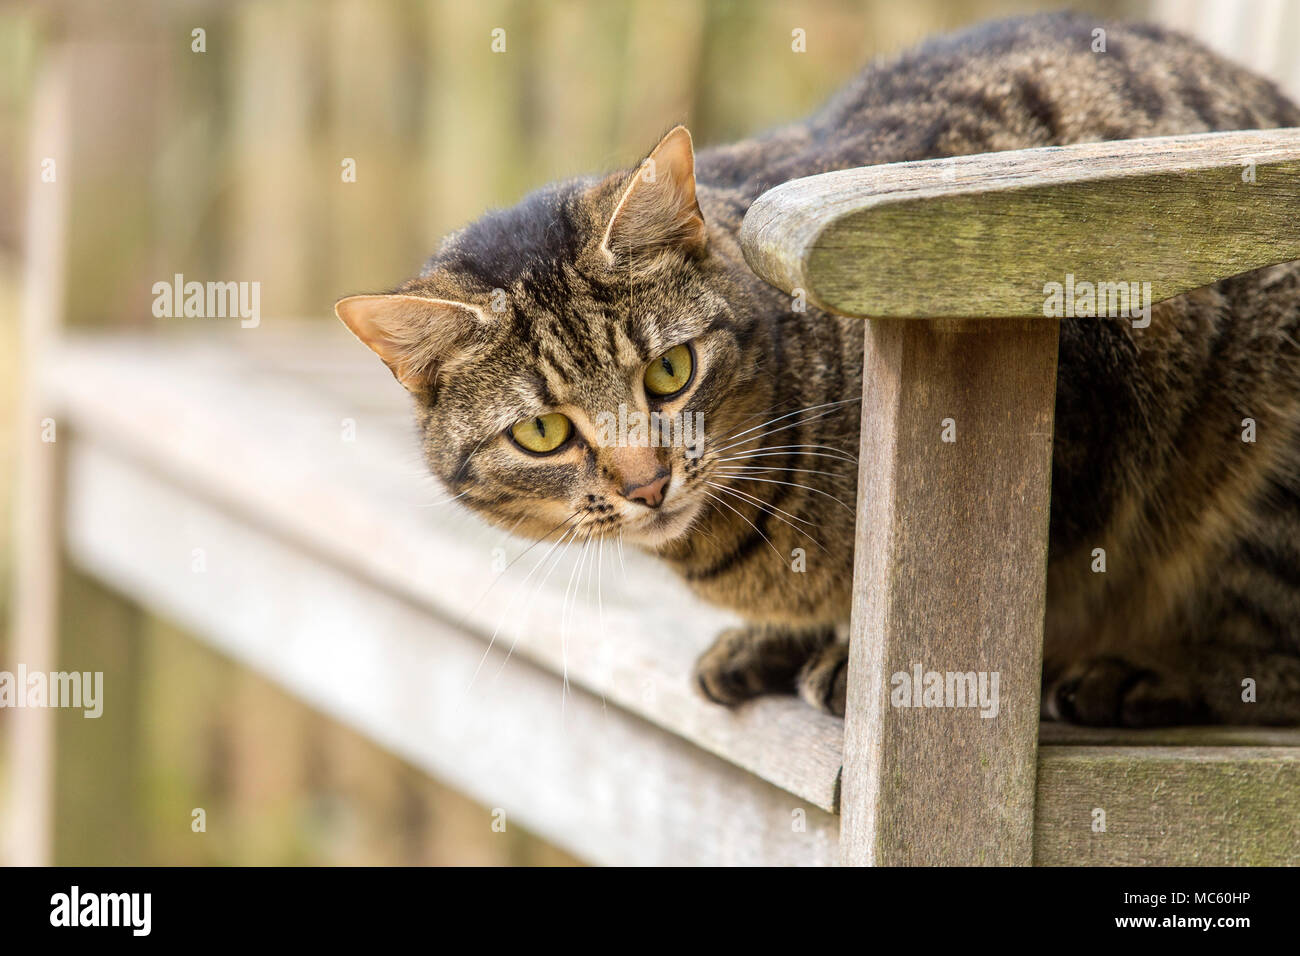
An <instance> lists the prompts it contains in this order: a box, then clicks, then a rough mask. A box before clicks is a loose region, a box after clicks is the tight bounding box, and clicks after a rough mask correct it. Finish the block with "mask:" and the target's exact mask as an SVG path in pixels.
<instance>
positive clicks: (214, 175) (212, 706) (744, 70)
mask: <svg viewBox="0 0 1300 956" xmlns="http://www.w3.org/2000/svg"><path fill="white" fill-rule="evenodd" d="M1063 5H1064V4H1058V3H1046V4H1042V3H1017V2H1010V0H964V2H939V0H909V2H902V3H900V2H862V0H856V2H855V0H790V2H776V0H773V2H740V0H707V2H706V0H701V2H696V0H633V2H626V3H623V2H607V0H556V2H549V3H545V2H521V0H516V2H509V0H480V2H462V3H454V2H434V3H417V2H403V0H374V2H372V0H321V2H309V0H248V2H221V3H217V2H198V0H193V2H183V0H178V2H173V3H162V2H122V0H119V2H113V3H104V2H98V0H86V2H57V0H56V2H42V3H39V4H29V5H25V4H16V5H15V4H10V5H8V6H5V7H3V8H0V500H3V502H4V503H5V505H6V506H8V504H9V502H10V499H11V495H12V487H11V486H12V481H11V475H12V470H13V446H14V441H13V438H14V427H15V426H14V416H15V401H16V396H17V390H18V384H19V381H20V377H21V373H23V372H24V370H23V369H20V368H19V367H18V359H17V355H18V351H19V349H18V337H19V328H18V308H17V304H18V299H19V291H20V290H19V280H20V266H21V262H22V256H23V248H22V246H23V237H22V222H23V208H24V205H25V202H26V197H27V196H28V194H29V193H30V192H31V191H32V190H33V189H35V188H39V185H37V183H38V180H39V174H40V171H39V168H38V167H37V166H34V165H33V162H32V158H31V156H30V155H29V152H28V142H27V136H26V130H27V129H28V128H29V125H30V124H31V123H32V122H33V120H34V119H36V117H34V116H33V115H32V113H31V110H32V105H31V104H32V100H31V96H32V91H33V88H34V85H35V83H36V78H37V76H38V74H39V72H40V71H41V70H42V69H43V68H44V67H45V66H46V64H47V63H48V62H49V61H50V59H51V57H52V56H53V55H54V53H55V51H63V52H64V53H65V54H66V55H67V64H68V68H69V69H70V71H71V73H72V84H73V93H74V106H73V117H72V120H73V122H72V144H71V155H70V156H68V157H65V158H64V159H63V160H62V165H61V166H60V167H59V175H60V177H61V179H62V181H63V182H65V183H66V184H68V189H69V190H70V210H71V220H70V223H69V229H70V234H69V242H68V275H69V277H70V281H69V283H68V287H67V289H66V303H67V314H66V321H67V322H68V323H69V324H70V325H73V326H76V327H82V328H85V327H97V328H120V329H125V328H132V329H136V330H139V329H141V328H147V327H149V326H151V325H152V324H153V323H155V322H156V321H157V320H155V319H153V317H152V315H151V302H152V293H151V290H150V287H151V285H152V283H153V282H154V281H156V280H157V278H158V277H160V276H170V275H172V274H173V273H176V272H182V273H185V274H186V275H187V276H189V275H193V276H205V277H222V278H226V277H239V278H240V279H255V280H259V281H260V282H261V283H262V288H263V298H262V303H261V307H262V310H263V313H264V314H266V315H301V316H308V317H318V318H319V320H320V321H322V322H331V321H333V318H332V310H331V306H332V303H333V301H334V300H335V299H336V298H337V297H338V296H339V295H341V294H344V293H348V292H355V291H362V290H375V289H381V288H386V287H390V286H392V285H394V284H395V283H397V282H398V281H400V280H401V279H403V278H406V277H408V276H409V275H411V274H413V273H414V272H416V271H417V270H418V268H419V266H420V264H421V262H422V261H423V260H424V259H425V257H426V256H427V255H428V254H429V253H430V252H431V251H432V250H433V248H434V245H435V244H436V242H437V240H438V238H439V236H440V235H442V234H443V233H444V232H446V231H447V230H449V229H451V228H453V227H456V226H458V225H460V224H462V223H463V222H465V221H467V220H468V219H471V218H473V217H474V216H476V215H478V214H479V213H480V212H482V211H483V210H484V209H486V208H488V207H492V206H499V205H504V204H509V203H511V202H513V201H515V200H517V199H518V198H519V197H520V196H521V195H522V194H524V193H525V192H526V191H528V190H530V189H532V188H534V187H536V186H538V185H541V184H543V183H545V182H547V181H549V180H552V179H555V178H558V177H561V176H567V175H572V174H575V173H578V172H583V171H592V170H601V169H609V168H612V167H616V166H624V165H630V164H632V163H634V162H636V161H637V160H638V159H639V158H640V157H641V156H642V155H643V154H644V153H645V151H646V150H648V149H649V148H650V147H651V146H653V145H654V143H655V142H656V140H657V139H658V137H659V135H660V134H661V133H662V132H663V131H664V130H665V129H667V128H668V127H669V126H671V125H672V124H674V123H676V122H678V121H685V122H687V123H688V124H689V125H690V127H691V129H692V131H693V133H694V135H695V137H696V141H697V143H699V144H701V145H708V144H711V143H716V142H722V141H726V140H729V139H732V138H737V137H740V136H744V135H746V134H747V133H750V132H754V131H757V130H759V129H762V128H764V127H767V126H771V125H774V124H777V123H779V122H782V121H785V120H789V119H792V118H795V117H798V116H800V115H801V114H804V113H807V112H808V111H810V110H812V109H814V108H815V107H816V106H817V105H818V104H819V103H820V102H821V101H823V100H824V99H825V98H826V96H827V95H828V94H829V93H831V92H832V91H833V90H834V89H835V88H836V87H838V86H839V85H840V84H842V83H843V82H844V81H845V80H847V79H848V78H849V77H850V76H851V75H852V74H853V73H854V71H855V70H856V69H857V68H858V67H859V66H860V65H862V64H863V63H864V62H865V61H867V60H868V59H869V58H871V57H873V56H876V55H879V54H887V53H891V52H894V51H897V50H899V49H901V48H903V47H905V46H906V45H908V44H910V43H911V42H913V41H915V40H917V39H918V38H920V37H923V36H925V35H927V34H930V33H933V32H936V31H941V30H946V29H951V28H955V27H959V26H961V25H964V24H966V23H969V22H972V21H975V20H979V19H984V18H988V17H992V16H1002V15H1006V14H1010V13H1015V12H1023V11H1029V10H1036V9H1043V8H1052V7H1058V6H1063ZM1073 6H1075V7H1076V8H1079V7H1082V8H1086V9H1088V10H1091V11H1095V12H1096V13H1097V14H1098V15H1099V16H1102V15H1107V16H1109V15H1144V14H1145V13H1147V9H1148V6H1149V5H1148V4H1146V3H1142V2H1138V0H1133V2H1123V0H1113V2H1089V3H1076V4H1073ZM497 27H500V28H503V29H505V31H506V33H505V41H506V50H505V52H504V53H494V52H492V51H491V49H490V33H491V31H492V30H493V29H494V28H497ZM795 28H800V29H803V30H805V31H806V35H807V52H806V53H801V54H795V53H793V52H792V50H791V31H792V30H793V29H795ZM195 29H202V30H203V31H205V35H204V43H205V47H206V49H205V51H204V52H194V51H193V50H192V46H193V43H194V39H193V33H192V31H194V30H195ZM349 158H350V159H353V160H355V162H356V169H357V181H356V182H355V183H344V182H342V179H341V176H340V172H341V164H342V163H343V162H344V160H345V159H349ZM105 399H106V400H111V396H106V397H105ZM10 540H11V539H10V525H9V523H8V522H4V523H0V628H3V627H5V626H6V625H7V621H8V619H9V605H10V594H9V591H8V581H9V578H10V570H11V566H12V563H13V561H14V560H15V558H14V555H13V553H12V549H11V547H10ZM63 621H64V624H63V628H64V630H63V635H62V638H61V648H62V653H64V654H66V655H69V656H71V655H72V654H73V653H75V655H76V659H77V660H78V662H79V667H78V669H102V670H103V671H105V673H106V683H107V684H108V685H109V686H111V687H112V688H113V689H114V693H115V696H116V697H117V698H118V701H119V702H118V703H117V704H116V706H114V707H113V708H110V709H108V710H107V711H106V712H105V716H104V718H102V720H103V721H105V722H111V725H110V728H104V727H100V728H99V729H98V733H99V735H100V739H101V740H102V739H103V738H104V737H105V736H107V737H108V738H109V739H111V740H112V741H113V745H112V746H111V747H109V748H105V747H104V746H102V744H100V743H96V744H95V745H94V746H92V745H91V744H90V742H89V740H88V739H87V736H86V733H85V723H84V722H83V721H82V720H80V719H79V718H78V717H76V716H72V714H71V713H69V714H68V716H67V717H66V719H65V718H64V716H63V715H62V714H61V715H60V722H59V728H58V734H59V750H58V760H57V766H56V792H57V794H58V802H57V806H56V808H55V813H56V818H55V832H56V845H55V848H54V856H55V860H56V862H59V863H77V864H109V863H115V864H133V863H164V864H179V863H346V864H353V863H487V864H505V863H566V862H572V861H570V860H569V858H568V857H567V856H565V855H564V854H563V853H561V852H559V851H557V850H554V849H552V848H549V847H547V846H545V845H543V844H542V843H540V842H539V841H537V840H535V839H532V838H530V837H529V836H528V835H527V834H525V833H521V832H518V831H517V830H512V831H511V832H510V833H508V834H498V833H493V832H492V830H491V828H490V826H489V815H488V813H487V811H486V810H485V809H484V808H481V807H478V806H475V805H474V804H472V803H470V802H469V801H468V800H466V799H465V798H463V797H461V796H459V795H457V794H455V793H452V792H450V791H448V790H447V789H445V788H443V787H440V786H439V785H437V784H436V783H434V782H432V781H430V780H429V779H428V778H427V777H425V776H424V775H423V774H421V773H419V772H417V771H416V770H415V769H413V768H411V767H409V766H407V765H405V764H404V763H402V762H401V761H400V760H398V759H397V758H395V757H393V756H391V755H389V754H386V753H384V752H383V751H381V750H379V749H378V748H376V747H375V746H373V745H372V744H370V743H368V742H366V741H365V740H363V739H362V738H361V737H360V736H359V735H357V734H355V733H353V732H351V731H349V730H347V729H345V728H343V727H341V726H339V725H338V724H336V723H334V722H332V721H330V720H329V719H327V718H324V717H322V716H320V715H319V714H316V713H315V712H313V711H311V710H309V709H308V708H307V707H305V706H304V705H302V704H300V703H297V702H296V701H294V700H292V699H291V698H289V697H288V696H287V695H285V694H284V693H282V692H281V691H279V690H278V689H276V688H275V687H274V686H272V685H270V684H269V683H267V682H266V681H264V680H262V679H261V678H259V677H257V676H256V675H253V674H251V673H248V672H247V671H244V670H243V669H241V668H239V667H237V666H236V665H235V664H233V663H232V662H230V661H229V660H226V659H224V658H222V657H220V656H219V655H217V654H215V653H214V652H212V651H211V650H209V649H207V648H206V647H205V646H204V645H202V644H200V643H198V642H197V641H195V640H193V639H192V638H190V637H189V636H187V635H186V634H184V633H182V632H180V631H178V630H177V629H176V628H175V627H173V626H171V625H169V624H168V623H167V622H165V621H161V620H158V619H156V618H153V617H151V616H150V615H149V614H147V613H146V612H144V611H143V610H141V609H140V608H138V607H135V606H133V605H131V604H129V603H127V602H125V601H124V600H123V599H122V598H120V597H118V596H115V595H113V594H112V593H110V592H108V591H107V590H106V589H104V588H103V587H101V586H99V585H98V584H96V583H95V582H94V581H91V580H89V579H87V578H85V577H82V576H78V575H76V574H75V572H73V573H72V574H71V575H70V576H69V578H68V580H67V584H66V587H65V594H64V595H63ZM5 640H6V637H5V636H0V667H4V668H10V669H12V668H13V667H14V666H15V665H14V663H13V662H11V661H10V658H9V656H8V655H7V654H6V653H4V651H5ZM123 697H125V698H126V699H127V701H128V702H127V703H125V704H124V703H122V700H123ZM5 718H6V714H5V712H4V711H0V740H3V739H4V738H3V730H4V724H5ZM4 768H5V761H4V754H3V751H0V776H3V774H4V772H5V769H4ZM178 805H180V806H186V807H190V806H202V807H204V808H205V809H206V810H207V813H208V832H207V833H205V834H202V835H195V834H191V833H190V831H189V828H188V826H178V825H177V822H176V820H175V819H174V814H173V813H171V811H170V810H168V809H167V808H173V807H176V806H178Z"/></svg>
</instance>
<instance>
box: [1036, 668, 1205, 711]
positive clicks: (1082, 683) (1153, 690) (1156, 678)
mask: <svg viewBox="0 0 1300 956" xmlns="http://www.w3.org/2000/svg"><path fill="white" fill-rule="evenodd" d="M1042 711H1043V716H1044V717H1047V718H1050V719H1052V720H1064V721H1067V722H1069V723H1072V724H1085V725H1088V726H1092V727H1168V726H1172V725H1175V724H1199V723H1204V722H1205V721H1206V719H1207V715H1206V710H1205V704H1204V701H1203V700H1202V699H1201V697H1200V695H1199V694H1198V693H1197V691H1196V689H1195V687H1194V686H1193V685H1192V682H1191V681H1188V680H1184V679H1182V678H1179V677H1177V676H1175V675H1170V674H1162V673H1159V672H1157V671H1155V670H1152V669H1150V668H1145V667H1140V666H1138V665H1136V664H1133V663H1131V662H1129V661H1126V660H1124V659H1123V658H1120V657H1096V658H1093V659H1091V660H1087V661H1082V662H1080V663H1078V664H1075V665H1074V666H1072V667H1070V668H1068V669H1067V670H1066V671H1065V672H1064V673H1063V674H1062V675H1061V677H1060V678H1059V679H1057V680H1056V681H1054V682H1052V683H1051V684H1050V685H1049V686H1047V687H1044V688H1043V706H1042Z"/></svg>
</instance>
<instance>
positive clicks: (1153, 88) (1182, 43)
mask: <svg viewBox="0 0 1300 956" xmlns="http://www.w3.org/2000/svg"><path fill="white" fill-rule="evenodd" d="M1294 125H1300V109H1297V107H1296V106H1295V104H1293V103H1292V102H1291V101H1290V100H1288V99H1287V98H1286V97H1285V96H1283V95H1282V94H1281V93H1280V92H1279V91H1278V89H1277V87H1276V86H1275V85H1274V84H1272V83H1271V82H1269V81H1268V80H1265V79H1263V78H1262V77H1259V76H1257V75H1255V74H1254V73H1252V72H1250V71H1249V70H1247V69H1245V68H1243V67H1240V66H1238V65H1236V64H1234V63H1232V62H1230V61H1228V60H1226V59H1224V58H1223V57H1220V56H1219V55H1218V54H1216V53H1213V52H1212V51H1210V50H1208V49H1207V48H1205V47H1204V46H1202V45H1201V44H1200V43H1198V42H1196V41H1195V40H1192V39H1191V38H1189V37H1186V36H1184V35H1182V34H1180V33H1176V32H1173V31H1169V30H1165V29H1163V28H1161V27H1157V26H1153V25H1149V24H1141V23H1121V22H1109V21H1104V20H1100V19H1098V18H1094V17H1090V16H1085V15H1080V14H1074V13H1056V14H1047V15H1041V16H1033V17H1021V18H1014V19H1010V20H1000V21H995V22H992V23H986V24H982V25H980V26H977V27H974V28H972V29H969V30H965V31H962V32H959V33H955V34H950V35H947V36H942V37H939V38H936V39H934V40H930V41H928V42H926V43H924V44H922V45H920V46H919V47H917V48H915V49H913V50H911V51H909V52H907V53H904V54H903V55H901V56H899V57H896V58H894V59H891V60H885V61H880V62H877V63H873V64H871V65H870V66H868V67H867V68H866V69H864V70H863V71H862V72H861V73H859V74H858V76H857V77H855V78H854V79H853V80H852V81H851V82H850V83H849V84H847V85H846V86H845V87H844V88H843V89H842V90H841V91H840V92H839V93H838V94H837V95H836V96H835V97H834V98H833V99H832V100H831V101H830V102H829V103H828V104H827V105H826V106H825V107H824V108H823V109H822V110H821V111H819V112H818V113H816V114H815V115H813V116H812V117H810V118H808V119H807V120H806V121H803V122H800V123H796V124H793V125H791V126H787V127H783V128H781V129H778V130H775V131H773V132H772V133H769V134H767V135H765V136H760V137H756V138H754V139H750V140H745V141H743V142H740V143H736V144H733V145H731V146H726V147H721V148H717V149H712V150H706V151H704V152H702V153H701V154H700V157H699V173H700V179H701V182H703V183H704V184H706V185H714V186H719V187H724V188H730V189H738V190H740V191H741V192H743V193H744V194H745V195H746V196H747V198H748V199H750V200H752V199H753V198H755V197H756V196H758V195H759V194H761V193H762V192H763V191H765V190H766V189H769V188H771V187H772V186H775V185H777V184H779V183H782V182H785V181H787V180H789V179H795V178H798V177H800V176H809V175H813V174H815V173H819V172H826V171H829V170H832V169H845V168H851V167H854V166H866V165H872V164H875V163H885V162H903V161H907V160H918V159H934V158H938V157H942V156H959V155H966V154H970V153H980V152H991V151H995V150H1006V149H1022V148H1026V147H1032V146H1060V145H1066V144H1069V143H1081V142H1096V141H1101V140H1113V139H1133V138H1137V137H1142V136H1168V135H1175V134H1180V133H1195V132H1209V131H1214V130H1229V129H1266V128H1273V127H1278V126H1294Z"/></svg>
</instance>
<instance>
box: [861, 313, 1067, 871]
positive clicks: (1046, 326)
mask: <svg viewBox="0 0 1300 956" xmlns="http://www.w3.org/2000/svg"><path fill="white" fill-rule="evenodd" d="M1057 332H1058V325H1057V323H1055V322H1041V321H1040V322H1023V321H1022V322H1012V321H1003V322H997V321H987V322H972V323H960V324H953V323H922V322H898V321H885V320H880V321H872V322H869V323H867V326H866V355H865V369H864V377H863V381H864V383H865V384H864V391H863V399H862V423H863V424H862V450H861V455H860V459H859V460H860V461H861V463H862V465H861V469H860V472H859V478H858V481H859V485H858V524H857V542H858V545H857V549H856V554H855V562H856V568H855V585H854V602H853V626H852V637H851V641H850V652H849V691H848V710H847V719H846V726H845V743H844V774H843V793H842V799H841V813H842V815H843V823H842V832H841V848H842V851H843V853H844V858H845V861H846V862H848V863H853V864H877V865H880V864H886V865H893V864H1028V863H1029V862H1030V861H1031V837H1032V816H1033V804H1034V777H1035V753H1036V747H1037V738H1038V733H1037V730H1038V699H1039V683H1040V665H1041V659H1042V625H1043V606H1044V596H1045V570H1046V559H1047V521H1048V508H1047V505H1048V484H1049V477H1050V468H1051V461H1050V456H1051V440H1052V411H1053V404H1054V399H1055V390H1056V345H1057ZM945 419H951V420H952V423H953V426H954V427H955V429H956V441H954V442H951V443H949V442H945V441H943V440H942V435H941V433H942V430H943V428H944V420H945ZM916 665H919V666H920V667H921V668H922V669H923V670H924V671H936V672H941V673H946V672H967V671H976V672H981V671H982V672H987V673H989V674H990V679H991V675H992V674H994V673H996V674H997V675H998V681H999V698H1000V704H999V710H998V712H997V714H996V716H993V717H990V718H985V717H982V716H981V714H980V712H979V711H978V710H976V709H972V708H954V707H933V708H932V707H921V708H911V707H908V708H905V707H897V706H892V705H891V691H892V690H893V686H892V675H894V674H895V673H898V672H909V673H910V672H911V671H912V669H913V667H914V666H916Z"/></svg>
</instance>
